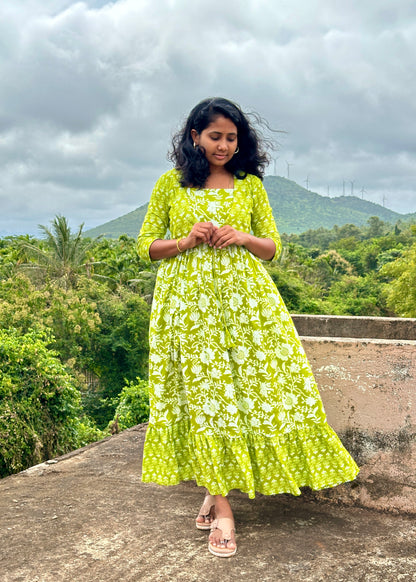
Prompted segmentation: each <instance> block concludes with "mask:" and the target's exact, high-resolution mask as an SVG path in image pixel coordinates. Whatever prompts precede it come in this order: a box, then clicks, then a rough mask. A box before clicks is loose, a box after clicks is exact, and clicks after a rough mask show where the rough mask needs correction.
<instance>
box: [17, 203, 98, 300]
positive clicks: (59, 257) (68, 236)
mask: <svg viewBox="0 0 416 582" xmlns="http://www.w3.org/2000/svg"><path fill="white" fill-rule="evenodd" d="M51 225H52V226H51V228H48V227H46V226H44V225H42V224H40V225H39V229H40V230H41V231H42V232H43V234H44V235H45V240H44V245H42V246H36V245H35V244H32V243H28V242H25V241H23V242H22V243H20V247H21V249H22V250H23V251H25V252H26V253H27V254H28V255H29V256H30V257H31V258H32V260H33V261H34V262H33V263H26V264H24V265H22V267H24V268H25V269H28V268H32V269H41V270H42V271H44V272H45V273H46V274H47V275H49V277H51V278H52V279H53V280H54V281H55V282H56V283H57V284H59V285H61V286H63V287H64V288H65V289H68V288H69V287H75V286H76V283H77V278H78V275H79V273H80V272H81V271H82V270H85V273H86V274H87V276H91V272H92V267H93V266H94V265H95V264H97V263H95V262H94V259H92V260H89V261H88V260H87V255H88V252H89V250H90V249H91V248H92V247H93V246H94V245H95V244H96V241H97V240H98V239H99V238H100V237H97V238H95V239H93V240H92V241H89V242H88V241H85V239H83V238H82V229H83V228H84V223H82V224H81V225H80V226H79V228H78V231H77V232H76V233H75V234H73V233H72V232H71V229H70V227H69V225H68V221H67V219H66V218H65V217H64V216H61V215H59V214H58V215H56V216H55V218H54V219H53V220H52V221H51ZM43 246H44V248H42V247H43Z"/></svg>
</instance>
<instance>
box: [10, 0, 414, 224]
mask: <svg viewBox="0 0 416 582" xmlns="http://www.w3.org/2000/svg"><path fill="white" fill-rule="evenodd" d="M415 45H416V9H415V4H414V2H413V0H412V1H410V0H400V1H399V2H397V3H395V4H393V3H392V2H391V1H390V0H381V1H379V0H371V1H368V2H365V3H364V2H358V1H351V2H349V3H339V2H333V1H331V0H310V1H307V0H293V1H292V2H290V3H289V2H286V3H278V2H276V3H274V2H271V1H270V0H256V1H254V0H246V2H244V6H243V5H242V3H241V1H239V2H238V1H237V0H229V1H228V2H223V1H221V2H220V1H219V0H212V2H210V3H207V2H206V1H205V0H154V1H153V2H151V1H150V0H119V1H118V2H113V3H109V2H103V1H95V2H92V1H90V2H83V3H82V2H78V3H76V2H71V1H63V0H61V1H59V0H52V1H51V2H47V3H45V2H41V1H40V0H37V1H35V0H31V1H23V2H19V3H15V2H12V0H6V1H5V2H3V3H2V4H1V5H0V74H1V78H2V82H1V84H0V163H1V166H2V172H1V177H0V204H1V209H2V211H1V215H0V233H6V232H26V231H28V232H35V231H36V224H37V223H39V222H40V223H44V224H45V223H47V222H48V221H49V220H50V219H51V218H52V217H53V215H54V214H55V213H57V212H60V213H62V214H65V215H66V216H68V218H69V219H70V220H71V222H74V223H76V224H79V223H80V222H82V221H84V220H85V222H86V223H87V226H93V225H95V224H99V223H101V222H103V221H105V220H109V219H112V218H115V217H117V216H119V215H121V214H123V213H124V212H128V211H129V210H132V209H133V208H135V207H137V206H138V205H140V204H142V203H144V202H145V201H146V200H147V199H148V197H149V194H150V189H151V185H152V183H153V182H154V181H155V180H156V178H157V177H158V175H159V174H160V173H161V172H162V171H164V170H165V169H167V167H168V165H167V162H166V151H167V149H168V147H169V142H170V137H171V134H172V132H173V131H174V130H175V129H176V128H177V127H178V125H179V124H180V122H181V121H182V120H183V118H184V116H185V115H186V114H187V112H188V111H189V110H190V109H191V107H192V106H193V105H194V104H195V103H196V102H197V101H199V100H200V99H202V98H204V97H207V96H212V95H224V96H226V97H229V98H231V99H234V100H236V101H237V102H239V103H240V104H241V105H242V106H243V108H245V109H254V110H257V111H258V112H259V113H260V114H261V115H262V116H264V117H265V118H266V119H268V120H269V122H270V124H271V125H272V126H273V127H275V128H277V129H284V130H286V131H287V132H288V134H287V135H286V137H281V136H279V138H278V139H279V141H280V142H281V151H280V152H278V153H277V154H276V156H279V159H278V160H277V169H278V172H279V173H280V174H282V175H286V173H287V166H286V161H288V162H290V163H291V164H293V165H292V166H291V167H290V176H291V178H293V179H296V180H297V181H298V182H299V183H300V184H302V185H305V179H306V177H307V176H309V177H310V187H311V188H312V189H315V190H316V191H318V192H320V193H322V194H326V193H327V191H328V187H329V191H330V194H334V195H335V194H340V193H341V189H342V182H343V180H344V181H345V182H346V184H347V185H349V184H350V182H351V181H353V182H354V192H355V193H356V194H359V192H360V190H361V189H362V188H364V189H365V194H364V195H365V196H366V197H367V198H368V199H372V200H374V201H377V202H381V201H382V200H383V196H384V197H385V199H387V202H386V203H387V205H388V206H390V207H392V208H394V209H397V210H398V211H402V212H405V211H416V193H415V191H414V187H413V176H414V167H415V162H416V160H415V148H414V135H415V130H416V127H415V124H416V121H415V120H416V115H415V113H416V111H415V107H416V105H415V100H414V90H415V86H416V79H415V75H416V73H415V68H414V65H413V55H414V54H415V49H416V46H415Z"/></svg>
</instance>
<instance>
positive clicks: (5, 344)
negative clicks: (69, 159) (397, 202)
mask: <svg viewBox="0 0 416 582" xmlns="http://www.w3.org/2000/svg"><path fill="white" fill-rule="evenodd" d="M41 232H42V234H43V238H40V239H35V238H33V237H29V236H19V237H5V238H3V239H0V330H1V332H0V476H4V475H7V474H10V473H13V472H15V471H19V470H21V469H23V468H25V467H28V466H30V465H32V464H34V463H38V462H40V461H43V460H45V459H47V458H49V457H51V456H55V455H58V454H61V453H64V452H66V451H68V450H70V449H72V448H75V447H78V446H81V445H84V444H86V443H88V442H91V441H93V440H98V439H100V438H102V437H104V436H106V435H108V434H110V432H116V431H118V430H122V429H124V428H127V427H129V426H132V425H134V424H136V423H139V422H143V421H145V420H146V419H147V418H148V414H149V407H148V387H147V360H148V337H147V333H148V325H149V315H150V304H151V300H152V294H153V288H154V283H155V277H156V266H155V265H154V264H148V263H144V262H142V261H141V260H140V259H139V257H138V256H137V252H136V241H135V239H134V238H130V237H129V236H127V235H123V236H120V237H119V238H118V239H117V240H112V239H88V238H84V237H82V226H81V227H80V228H79V229H78V230H77V231H76V232H75V233H72V232H71V230H70V228H69V227H68V224H67V221H66V219H65V218H63V217H56V218H55V219H54V221H53V222H52V225H51V228H46V227H42V228H41ZM282 238H283V242H284V251H283V253H282V256H281V257H280V259H279V260H278V261H276V262H273V263H271V264H269V265H267V269H268V270H269V272H270V275H271V277H272V278H273V280H274V281H275V283H276V285H277V287H278V288H279V290H280V292H281V294H282V296H283V299H284V300H285V302H286V304H287V306H288V308H289V310H290V311H292V312H295V313H318V314H319V313H322V314H324V313H325V314H336V315H342V314H347V315H348V314H349V315H376V316H377V315H379V316H396V315H397V316H404V317H416V291H415V290H416V226H415V225H414V224H411V222H410V221H409V222H408V223H400V222H399V223H397V224H396V226H395V227H392V226H390V225H389V224H387V223H385V222H383V221H382V220H381V219H380V218H378V217H372V218H370V219H369V220H368V221H367V224H366V225H364V226H361V227H358V226H355V225H352V224H345V225H343V226H340V227H338V226H334V227H333V228H331V229H325V228H322V227H321V228H318V229H316V230H308V231H306V232H304V233H301V234H290V235H284V236H283V237H282Z"/></svg>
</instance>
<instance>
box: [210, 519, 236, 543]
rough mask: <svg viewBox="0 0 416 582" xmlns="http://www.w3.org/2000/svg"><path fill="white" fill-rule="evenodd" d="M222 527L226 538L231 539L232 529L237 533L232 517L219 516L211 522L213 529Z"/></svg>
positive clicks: (223, 535)
mask: <svg viewBox="0 0 416 582" xmlns="http://www.w3.org/2000/svg"><path fill="white" fill-rule="evenodd" d="M215 529H220V530H221V531H222V537H223V538H224V540H230V539H231V534H232V531H233V530H234V533H235V525H234V520H233V519H231V517H219V518H217V519H214V521H213V522H212V523H211V531H214V530H215Z"/></svg>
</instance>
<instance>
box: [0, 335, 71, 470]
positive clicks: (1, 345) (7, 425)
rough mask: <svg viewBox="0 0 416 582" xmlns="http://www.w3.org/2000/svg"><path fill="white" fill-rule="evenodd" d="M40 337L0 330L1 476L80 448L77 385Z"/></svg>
mask: <svg viewBox="0 0 416 582" xmlns="http://www.w3.org/2000/svg"><path fill="white" fill-rule="evenodd" d="M50 339H51V338H50V337H49V338H48V336H47V335H46V334H44V333H40V332H29V333H26V334H24V335H20V334H19V333H18V332H17V331H16V330H0V475H1V476H4V475H8V474H10V473H13V472H16V471H20V470H22V469H24V468H26V467H29V466H30V465H33V464H36V463H39V462H41V461H43V460H45V459H48V458H51V457H54V456H56V455H58V454H62V453H65V452H66V451H68V450H71V449H72V448H74V447H76V446H77V445H78V442H79V440H78V436H77V423H78V417H79V415H80V413H81V408H80V404H81V397H80V392H79V390H78V385H77V384H78V383H77V380H76V379H75V378H74V377H73V376H72V375H71V374H70V373H69V372H68V370H67V369H66V368H65V367H64V366H63V364H62V363H61V362H60V361H59V359H58V356H57V353H56V352H54V351H52V350H49V349H48V343H49V342H50Z"/></svg>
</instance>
